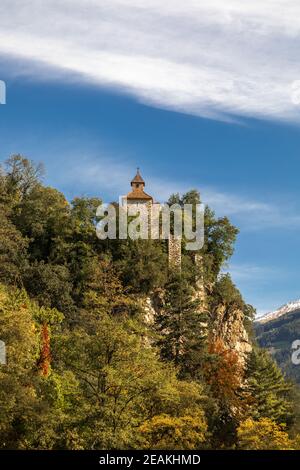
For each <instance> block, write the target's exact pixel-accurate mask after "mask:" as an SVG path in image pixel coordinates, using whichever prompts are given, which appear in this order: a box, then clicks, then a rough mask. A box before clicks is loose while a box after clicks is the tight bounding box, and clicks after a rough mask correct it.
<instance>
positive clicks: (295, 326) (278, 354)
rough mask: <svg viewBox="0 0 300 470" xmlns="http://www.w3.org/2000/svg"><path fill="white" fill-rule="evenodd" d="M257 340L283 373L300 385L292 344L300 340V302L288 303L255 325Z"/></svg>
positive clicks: (299, 368)
mask: <svg viewBox="0 0 300 470" xmlns="http://www.w3.org/2000/svg"><path fill="white" fill-rule="evenodd" d="M254 329H255V335H256V340H257V342H258V344H259V346H260V347H262V348H264V349H267V350H268V351H269V352H270V353H271V354H272V356H273V357H274V359H275V360H276V362H277V363H278V365H279V366H280V368H281V369H282V371H283V372H284V373H285V374H286V375H287V377H289V378H290V379H293V380H294V381H296V382H297V383H299V384H300V365H295V364H293V363H292V360H291V355H292V349H291V347H292V343H293V341H295V340H297V339H300V300H295V301H292V302H288V303H287V304H285V305H283V306H282V307H280V308H279V309H277V310H275V311H274V312H270V313H267V314H266V315H263V316H262V317H260V318H258V319H257V320H256V321H255V323H254Z"/></svg>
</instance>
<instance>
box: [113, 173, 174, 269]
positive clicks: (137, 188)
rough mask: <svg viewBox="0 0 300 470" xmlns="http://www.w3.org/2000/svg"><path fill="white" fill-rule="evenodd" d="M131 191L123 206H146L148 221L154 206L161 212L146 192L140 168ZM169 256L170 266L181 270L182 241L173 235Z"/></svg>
mask: <svg viewBox="0 0 300 470" xmlns="http://www.w3.org/2000/svg"><path fill="white" fill-rule="evenodd" d="M130 185H131V191H130V192H129V193H128V194H127V195H126V196H123V197H122V204H123V205H124V203H125V201H126V204H127V205H130V204H145V205H146V206H147V208H148V212H147V213H148V221H150V219H151V213H152V211H153V209H154V206H156V207H157V206H158V208H159V209H158V210H161V206H160V204H159V203H158V202H154V200H153V197H152V196H150V195H149V194H147V193H146V192H145V181H144V179H143V178H142V176H141V174H140V170H139V168H137V172H136V175H135V177H134V178H133V179H132V180H131V182H130ZM168 254H169V266H170V267H173V268H176V269H180V268H181V239H178V238H175V237H174V235H172V234H171V233H170V234H169V238H168Z"/></svg>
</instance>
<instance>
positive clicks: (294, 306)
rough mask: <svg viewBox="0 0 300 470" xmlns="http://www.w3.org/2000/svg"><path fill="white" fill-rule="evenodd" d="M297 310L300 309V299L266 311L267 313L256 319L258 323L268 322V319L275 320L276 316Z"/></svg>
mask: <svg viewBox="0 0 300 470" xmlns="http://www.w3.org/2000/svg"><path fill="white" fill-rule="evenodd" d="M296 310H300V299H299V300H294V301H293V302H289V303H287V304H285V305H282V307H280V308H279V309H278V310H275V311H274V312H269V313H266V314H265V315H263V316H261V317H260V318H258V319H257V320H256V321H257V322H258V323H267V322H268V321H271V320H275V319H276V318H278V317H281V316H282V315H286V314H287V313H290V312H294V311H296Z"/></svg>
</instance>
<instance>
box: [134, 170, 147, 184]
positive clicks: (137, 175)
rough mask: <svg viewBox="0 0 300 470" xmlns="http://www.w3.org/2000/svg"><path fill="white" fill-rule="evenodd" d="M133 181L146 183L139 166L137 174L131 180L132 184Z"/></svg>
mask: <svg viewBox="0 0 300 470" xmlns="http://www.w3.org/2000/svg"><path fill="white" fill-rule="evenodd" d="M132 183H144V184H145V181H144V180H143V178H142V177H141V174H140V169H139V168H137V170H136V175H135V177H134V178H133V179H132V180H131V184H132Z"/></svg>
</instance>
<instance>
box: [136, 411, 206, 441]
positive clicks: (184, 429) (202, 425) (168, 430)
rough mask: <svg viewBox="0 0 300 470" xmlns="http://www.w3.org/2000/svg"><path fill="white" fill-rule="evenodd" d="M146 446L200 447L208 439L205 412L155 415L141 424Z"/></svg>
mask: <svg viewBox="0 0 300 470" xmlns="http://www.w3.org/2000/svg"><path fill="white" fill-rule="evenodd" d="M140 432H141V433H142V435H144V437H145V447H146V448H151V449H175V450H176V449H190V450H192V449H199V447H201V445H202V446H203V443H204V442H205V441H206V437H207V424H206V421H205V418H204V416H203V413H202V412H201V411H199V412H198V413H194V412H193V415H192V414H191V415H185V416H180V417H174V416H170V415H167V414H161V415H157V416H154V417H153V418H152V419H150V420H148V421H146V422H144V423H143V424H142V425H141V426H140Z"/></svg>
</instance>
